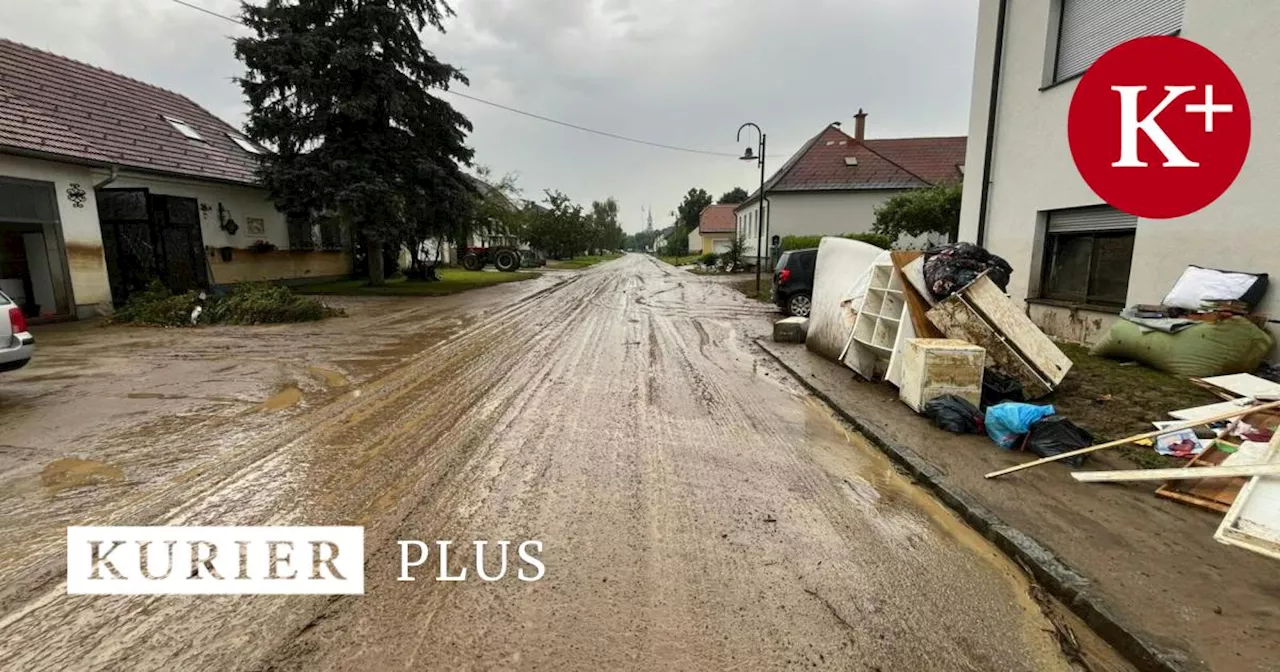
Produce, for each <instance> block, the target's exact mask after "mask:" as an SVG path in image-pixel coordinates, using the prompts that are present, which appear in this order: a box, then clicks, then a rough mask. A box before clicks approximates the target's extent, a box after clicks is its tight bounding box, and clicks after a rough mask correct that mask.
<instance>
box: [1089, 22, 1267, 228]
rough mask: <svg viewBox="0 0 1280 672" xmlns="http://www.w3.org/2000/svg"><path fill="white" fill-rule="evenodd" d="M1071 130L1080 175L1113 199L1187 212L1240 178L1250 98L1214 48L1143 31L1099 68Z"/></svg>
mask: <svg viewBox="0 0 1280 672" xmlns="http://www.w3.org/2000/svg"><path fill="white" fill-rule="evenodd" d="M1067 132H1068V136H1069V139H1070V142H1071V154H1072V156H1073V157H1074V158H1075V162H1076V167H1077V168H1078V169H1079V170H1080V175H1081V176H1083V177H1084V180H1085V182H1087V183H1088V184H1089V187H1090V188H1092V189H1093V191H1094V192H1095V193H1097V194H1098V196H1100V197H1102V199H1103V200H1105V201H1106V202H1107V203H1110V204H1111V205H1113V206H1115V207H1117V208H1119V209H1121V210H1124V211H1125V212H1128V213H1130V214H1133V215H1137V216H1138V217H1144V218H1150V219H1168V218H1172V217H1182V216H1184V215H1189V214H1191V213H1193V212H1195V211H1197V210H1199V209H1201V208H1203V207H1205V206H1207V205H1209V204H1210V203H1212V202H1214V201H1215V200H1217V199H1218V197H1219V196H1221V195H1222V194H1223V193H1224V192H1225V191H1226V190H1227V187H1230V186H1231V183H1232V182H1234V181H1235V179H1236V176H1237V175H1239V174H1240V169H1241V167H1243V166H1244V160H1245V156H1246V155H1247V154H1248V153H1249V137H1250V120H1249V102H1248V100H1247V99H1246V98H1245V94H1244V88H1243V87H1241V86H1240V81H1239V80H1238V79H1236V76H1235V73H1233V72H1232V71H1231V68H1229V67H1228V66H1227V64H1226V63H1225V62H1223V61H1222V59H1220V58H1218V56H1217V55H1215V54H1214V53H1213V52H1211V51H1209V50H1208V49H1206V48H1204V47H1202V46H1200V45H1199V44H1196V43H1195V42H1192V41H1190V40H1186V39H1182V38H1180V37H1143V38H1138V39H1136V40H1130V41H1128V42H1125V43H1123V44H1120V45H1118V46H1116V47H1115V48H1113V49H1111V50H1110V51H1108V52H1107V53H1106V54H1104V55H1103V56H1102V58H1099V59H1098V61H1097V62H1096V63H1094V64H1093V67H1091V68H1089V71H1088V72H1087V73H1086V74H1085V76H1084V77H1083V78H1081V80H1080V83H1079V85H1078V86H1077V87H1076V92H1075V97H1074V98H1072V100H1071V113H1070V115H1069V117H1068V122H1067Z"/></svg>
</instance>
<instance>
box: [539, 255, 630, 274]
mask: <svg viewBox="0 0 1280 672" xmlns="http://www.w3.org/2000/svg"><path fill="white" fill-rule="evenodd" d="M621 256H622V255H621V254H597V255H591V256H586V257H574V258H572V259H548V260H547V268H559V269H565V270H571V271H575V270H578V269H581V268H588V267H591V266H595V265H596V264H602V263H604V262H606V261H613V260H614V259H617V258H618V257H621Z"/></svg>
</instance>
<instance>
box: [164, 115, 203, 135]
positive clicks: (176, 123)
mask: <svg viewBox="0 0 1280 672" xmlns="http://www.w3.org/2000/svg"><path fill="white" fill-rule="evenodd" d="M164 120H165V121H167V122H169V125H170V126H173V128H174V129H175V130H177V131H178V132H179V133H181V134H182V135H184V136H186V137H188V138H191V139H192V140H201V141H203V140H204V138H202V137H200V134H199V133H196V129H194V128H191V127H190V126H188V125H187V122H185V121H183V120H181V119H174V118H173V117H165V118H164Z"/></svg>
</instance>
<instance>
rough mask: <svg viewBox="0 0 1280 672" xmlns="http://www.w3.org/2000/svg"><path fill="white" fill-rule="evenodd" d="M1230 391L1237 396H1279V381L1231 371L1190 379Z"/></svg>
mask: <svg viewBox="0 0 1280 672" xmlns="http://www.w3.org/2000/svg"><path fill="white" fill-rule="evenodd" d="M1197 381H1198V382H1201V383H1205V384H1207V385H1210V386H1213V387H1217V388H1221V389H1223V390H1226V391H1227V392H1231V393H1232V394H1234V395H1236V396H1237V397H1274V396H1280V383H1273V382H1271V381H1269V380H1267V379H1266V378H1259V377H1258V376H1255V375H1253V374H1251V373H1233V374H1231V375H1229V376H1214V377H1212V378H1198V379H1192V382H1193V383H1194V382H1197Z"/></svg>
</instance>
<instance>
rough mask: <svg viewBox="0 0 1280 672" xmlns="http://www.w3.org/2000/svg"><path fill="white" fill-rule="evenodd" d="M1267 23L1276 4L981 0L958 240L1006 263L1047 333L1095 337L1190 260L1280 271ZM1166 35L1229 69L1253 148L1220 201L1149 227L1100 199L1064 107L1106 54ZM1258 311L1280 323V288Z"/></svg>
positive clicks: (1278, 15) (1168, 283)
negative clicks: (1080, 160) (1081, 164)
mask: <svg viewBox="0 0 1280 672" xmlns="http://www.w3.org/2000/svg"><path fill="white" fill-rule="evenodd" d="M1104 28H1105V29H1104ZM1277 30H1280V3H1272V2H1241V3H1224V2H1217V1H1215V0H1143V1H1142V2H1114V1H1113V2H1103V1H1099V0H1018V1H1017V2H1012V1H1010V0H982V2H981V5H980V10H979V23H978V42H977V51H976V57H975V67H974V82H973V97H972V103H971V109H970V133H969V137H970V139H971V142H970V143H969V150H968V158H967V160H966V162H965V163H966V165H967V166H968V170H967V171H966V176H965V177H966V181H965V190H964V204H963V209H962V212H961V224H960V237H961V239H962V240H967V241H971V242H975V243H978V244H980V245H983V246H984V247H986V248H987V249H989V250H990V251H991V252H993V253H995V254H998V255H1000V256H1002V257H1004V258H1005V259H1007V260H1008V261H1009V263H1010V264H1011V265H1012V266H1013V268H1014V275H1013V279H1012V282H1011V283H1010V285H1009V293H1010V294H1011V296H1012V297H1013V298H1014V299H1015V300H1016V301H1018V302H1019V303H1022V304H1024V306H1025V309H1026V310H1027V312H1028V314H1029V315H1030V316H1031V317H1032V319H1033V320H1034V321H1035V322H1036V323H1037V324H1038V325H1039V326H1040V327H1041V328H1042V329H1044V330H1045V331H1046V332H1048V333H1049V334H1051V335H1053V336H1057V337H1059V338H1063V339H1066V340H1074V341H1080V342H1086V343H1092V342H1094V341H1096V340H1097V339H1098V338H1100V337H1101V336H1102V335H1104V334H1105V333H1106V331H1107V330H1108V329H1109V328H1110V325H1111V323H1112V322H1114V320H1115V319H1117V317H1116V316H1117V314H1118V312H1119V311H1120V310H1121V309H1122V308H1123V307H1124V306H1126V305H1133V304H1138V303H1151V304H1156V303H1160V302H1161V300H1162V299H1163V298H1164V296H1165V295H1166V293H1167V292H1168V291H1169V289H1170V288H1171V287H1172V286H1173V284H1174V282H1175V281H1176V280H1177V279H1178V277H1179V276H1180V275H1181V273H1182V272H1183V270H1184V269H1185V268H1186V267H1187V266H1188V265H1192V264H1195V265H1199V266H1205V267H1211V268H1218V269H1223V270H1236V271H1248V272H1269V273H1271V274H1273V276H1274V274H1276V273H1277V272H1280V263H1278V262H1277V261H1276V256H1275V255H1274V254H1273V253H1272V251H1271V249H1270V248H1271V247H1272V246H1271V245H1270V244H1269V243H1270V241H1271V240H1272V239H1273V238H1274V233H1275V231H1276V224H1275V213H1276V210H1277V206H1278V205H1280V197H1277V195H1276V194H1277V192H1276V188H1275V183H1276V180H1277V178H1280V144H1277V143H1276V142H1274V141H1273V140H1272V139H1273V138H1275V137H1278V136H1280V115H1277V114H1276V113H1277V111H1280V110H1278V108H1280V68H1278V67H1277V66H1276V63H1277V62H1278V61H1280V43H1277V42H1276V41H1275V34H1276V31H1277ZM1173 34H1177V35H1181V36H1182V37H1184V38H1187V39H1190V40H1193V41H1195V42H1197V43H1199V44H1202V45H1204V46H1205V47H1208V48H1209V49H1211V50H1212V51H1213V52H1214V53H1216V54H1217V55H1218V56H1219V57H1221V58H1222V59H1223V60H1224V61H1225V62H1226V63H1227V64H1228V65H1229V66H1230V67H1231V68H1232V70H1233V71H1234V72H1235V74H1236V76H1237V77H1238V78H1239V79H1240V82H1241V83H1242V84H1243V86H1244V90H1245V93H1246V94H1247V95H1248V97H1249V105H1250V108H1251V111H1252V122H1253V144H1252V147H1251V148H1250V151H1249V157H1248V160H1247V161H1246V163H1245V166H1244V169H1243V171H1242V172H1241V173H1240V176H1239V178H1238V179H1237V180H1236V182H1235V183H1234V184H1233V185H1232V186H1231V188H1230V189H1228V190H1227V192H1226V193H1225V194H1224V195H1223V196H1222V197H1221V198H1219V199H1218V200H1217V201H1216V202H1215V203H1213V204H1212V205H1210V206H1208V207H1206V208H1204V209H1203V210H1200V211H1199V212H1196V213H1194V214H1191V215H1188V216H1186V217H1180V218H1176V219H1167V220H1146V219H1141V218H1137V217H1133V216H1132V215H1128V214H1126V213H1123V212H1120V211H1118V210H1115V209H1114V208H1111V207H1109V206H1106V205H1105V204H1104V203H1103V202H1102V200H1101V199H1100V198H1098V196H1097V195H1096V194H1094V193H1093V191H1092V190H1091V189H1090V188H1089V187H1088V186H1087V185H1086V184H1085V182H1084V180H1083V179H1082V178H1081V177H1080V174H1079V172H1078V171H1077V170H1076V167H1075V164H1074V162H1073V160H1072V157H1071V150H1070V147H1069V145H1068V141H1067V112H1068V109H1069V107H1070V104H1071V98H1072V95H1073V94H1074V92H1075V88H1076V84H1077V83H1078V82H1079V78H1080V76H1081V75H1082V74H1083V73H1084V72H1086V71H1087V70H1088V68H1089V66H1090V65H1091V64H1092V63H1093V62H1094V61H1095V60H1096V59H1097V58H1098V57H1099V56H1101V55H1102V54H1103V53H1104V52H1105V51H1107V50H1108V49H1110V48H1111V47H1112V46H1115V45H1116V44H1119V43H1120V42H1123V41H1125V40H1128V39H1131V38H1134V37H1142V36H1147V35H1173ZM993 101H994V105H993ZM1259 310H1260V311H1261V312H1263V313H1266V314H1269V315H1272V316H1277V315H1280V292H1277V291H1275V290H1274V289H1273V290H1272V291H1270V292H1269V293H1268V295H1267V298H1266V299H1265V301H1264V303H1263V304H1262V306H1261V307H1260V308H1259ZM1270 327H1271V331H1272V333H1273V334H1276V335H1277V336H1280V332H1277V329H1276V325H1275V323H1274V322H1273V323H1272V324H1271V325H1270Z"/></svg>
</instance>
